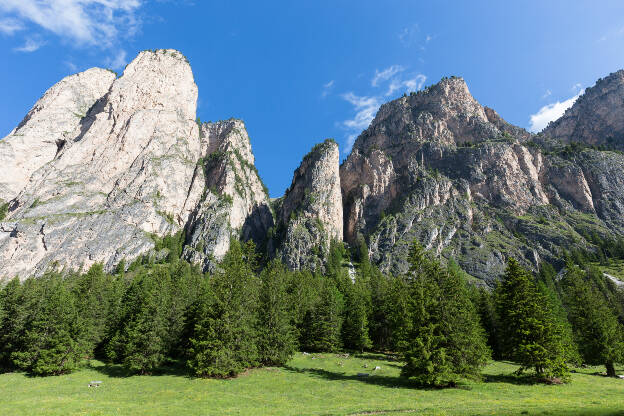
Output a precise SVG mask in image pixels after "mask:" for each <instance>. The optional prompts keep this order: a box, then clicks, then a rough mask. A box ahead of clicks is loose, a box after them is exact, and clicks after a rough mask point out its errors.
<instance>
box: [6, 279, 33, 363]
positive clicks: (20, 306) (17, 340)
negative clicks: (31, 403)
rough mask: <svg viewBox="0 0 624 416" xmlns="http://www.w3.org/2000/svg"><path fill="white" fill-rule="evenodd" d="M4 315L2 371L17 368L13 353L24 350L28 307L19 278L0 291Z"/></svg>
mask: <svg viewBox="0 0 624 416" xmlns="http://www.w3.org/2000/svg"><path fill="white" fill-rule="evenodd" d="M0 298H2V300H1V301H0V302H1V303H2V309H3V314H2V316H0V370H3V371H6V370H12V369H14V368H15V365H14V363H13V361H12V360H11V354H12V353H13V352H17V351H21V350H23V335H24V330H25V324H26V322H25V321H26V319H27V316H28V312H29V309H28V305H26V304H25V302H24V296H23V288H22V285H21V284H20V281H19V279H18V278H15V279H12V280H11V281H9V283H7V284H6V286H4V288H2V290H1V291H0Z"/></svg>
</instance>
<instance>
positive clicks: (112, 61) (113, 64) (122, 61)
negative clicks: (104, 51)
mask: <svg viewBox="0 0 624 416" xmlns="http://www.w3.org/2000/svg"><path fill="white" fill-rule="evenodd" d="M127 63H128V60H127V59H126V51H124V50H123V49H120V50H119V52H117V54H116V55H115V56H114V57H112V58H108V59H107V60H106V66H108V67H109V68H111V69H122V68H123V67H125V66H126V64H127Z"/></svg>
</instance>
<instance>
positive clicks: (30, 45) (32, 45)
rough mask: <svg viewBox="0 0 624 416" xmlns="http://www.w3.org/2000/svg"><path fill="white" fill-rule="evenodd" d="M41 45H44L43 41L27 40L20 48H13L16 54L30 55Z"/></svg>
mask: <svg viewBox="0 0 624 416" xmlns="http://www.w3.org/2000/svg"><path fill="white" fill-rule="evenodd" d="M43 45H45V41H43V40H41V39H35V38H28V39H26V42H25V43H24V44H23V45H22V46H18V47H17V48H13V50H14V51H16V52H25V53H30V52H34V51H36V50H38V49H39V48H41V47H42V46H43Z"/></svg>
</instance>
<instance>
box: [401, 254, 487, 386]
mask: <svg viewBox="0 0 624 416" xmlns="http://www.w3.org/2000/svg"><path fill="white" fill-rule="evenodd" d="M408 259H409V263H410V272H409V275H408V277H407V279H406V280H407V281H408V283H409V298H408V303H407V305H408V307H407V310H408V314H407V316H408V322H407V325H406V327H405V328H404V329H403V334H404V335H403V337H402V339H401V343H400V346H401V347H402V348H401V352H402V353H403V357H404V360H405V362H406V363H405V366H404V367H403V369H402V370H401V375H403V376H405V377H409V378H411V379H413V380H415V381H416V382H417V383H419V384H423V385H448V384H453V383H455V382H456V381H457V380H458V379H459V378H460V377H463V376H469V375H476V374H477V373H478V372H479V370H480V369H481V368H482V367H483V366H484V365H485V363H486V362H487V359H488V358H489V350H488V348H487V347H486V344H485V336H484V333H483V329H482V328H481V327H480V325H479V318H478V315H477V313H476V311H475V309H474V306H473V305H472V302H471V301H470V297H469V294H468V291H467V289H466V286H465V282H464V281H463V280H462V278H461V276H460V275H459V274H457V273H454V272H450V271H448V270H447V269H444V268H443V267H442V266H441V265H440V264H439V262H437V261H435V260H433V259H431V258H428V257H427V256H426V255H425V253H424V250H423V249H422V247H421V246H420V245H419V244H418V243H417V242H414V244H413V245H412V246H411V248H410V253H409V258H408Z"/></svg>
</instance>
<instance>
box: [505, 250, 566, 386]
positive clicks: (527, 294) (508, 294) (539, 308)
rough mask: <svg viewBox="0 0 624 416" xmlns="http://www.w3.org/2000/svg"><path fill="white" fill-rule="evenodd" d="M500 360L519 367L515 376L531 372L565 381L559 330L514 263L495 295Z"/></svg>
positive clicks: (528, 278)
mask: <svg viewBox="0 0 624 416" xmlns="http://www.w3.org/2000/svg"><path fill="white" fill-rule="evenodd" d="M496 306H497V314H498V316H499V319H500V328H501V331H500V334H501V338H500V340H501V347H502V351H503V354H504V357H506V358H510V359H512V360H513V361H516V362H517V363H519V364H520V369H519V372H522V371H525V370H527V369H529V368H533V369H535V373H536V374H537V375H538V376H546V377H566V376H567V374H568V369H567V366H566V364H565V346H564V344H563V340H562V329H561V327H560V326H559V325H558V322H557V320H556V317H555V316H554V314H553V312H552V311H550V310H549V309H548V301H547V299H546V298H545V296H544V295H543V294H542V293H541V292H540V291H539V290H538V288H537V286H536V284H535V282H534V281H533V279H532V277H531V275H530V274H529V273H528V272H527V271H526V270H524V269H523V268H522V267H521V266H520V265H519V264H518V263H517V262H516V260H514V259H510V260H509V263H508V265H507V270H506V272H505V275H504V276H503V280H502V281H501V282H500V284H499V286H498V288H497V291H496Z"/></svg>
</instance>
